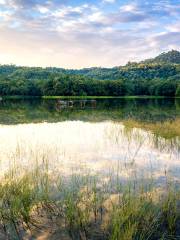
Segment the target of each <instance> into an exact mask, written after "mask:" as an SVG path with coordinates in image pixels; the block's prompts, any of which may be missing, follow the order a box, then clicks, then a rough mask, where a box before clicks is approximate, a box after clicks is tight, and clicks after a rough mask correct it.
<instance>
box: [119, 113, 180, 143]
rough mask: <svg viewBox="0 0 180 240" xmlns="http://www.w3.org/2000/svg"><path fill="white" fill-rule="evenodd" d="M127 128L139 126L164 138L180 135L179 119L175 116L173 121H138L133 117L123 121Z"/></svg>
mask: <svg viewBox="0 0 180 240" xmlns="http://www.w3.org/2000/svg"><path fill="white" fill-rule="evenodd" d="M123 124H124V125H125V126H126V127H127V128H141V129H145V130H147V131H151V132H153V133H154V134H155V135H156V136H161V137H163V138H165V139H172V138H175V137H179V136H180V119H179V118H176V119H175V120H173V121H170V120H167V121H164V122H156V123H151V122H140V121H136V120H133V119H128V120H125V121H123Z"/></svg>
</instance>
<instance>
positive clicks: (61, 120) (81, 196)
mask: <svg viewBox="0 0 180 240" xmlns="http://www.w3.org/2000/svg"><path fill="white" fill-rule="evenodd" d="M0 150H1V151H0V178H1V181H0V220H1V224H0V239H3V240H5V239H10V240H11V239H12V240H19V239H21V240H22V239H36V240H42V239H44V240H46V239H48V240H56V239H62V240H92V239H93V240H94V239H95V240H110V239H111V240H119V239H122V240H127V239H128V240H132V239H142V240H143V239H144V240H145V239H149V240H155V239H179V238H175V237H177V236H179V235H180V230H179V229H180V228H179V226H180V218H179V216H180V215H179V207H178V206H179V203H180V191H179V183H180V99H116V98H114V99H93V100H91V99H87V100H82V99H81V100H78V99H76V100H62V99H61V100H60V99H59V100H58V99H54V100H47V99H46V100H40V99H31V100H3V101H0Z"/></svg>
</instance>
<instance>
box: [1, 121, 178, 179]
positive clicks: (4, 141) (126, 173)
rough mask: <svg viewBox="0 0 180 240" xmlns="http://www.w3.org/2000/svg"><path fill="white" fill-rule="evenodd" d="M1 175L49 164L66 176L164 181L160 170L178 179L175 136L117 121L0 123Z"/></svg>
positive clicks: (50, 171) (49, 167) (49, 168)
mask: <svg viewBox="0 0 180 240" xmlns="http://www.w3.org/2000/svg"><path fill="white" fill-rule="evenodd" d="M0 136H1V138H0V147H1V151H0V159H1V162H0V167H1V176H2V175H3V174H4V173H5V172H7V171H8V170H9V169H19V170H18V171H20V173H21V172H23V169H24V170H26V169H33V168H34V167H35V166H36V165H38V166H42V167H43V165H44V164H45V163H48V171H49V173H52V174H53V175H55V174H63V175H66V176H68V175H69V174H71V173H72V172H80V173H82V174H83V173H84V172H86V173H87V172H89V173H90V174H93V175H94V174H100V175H103V176H104V177H105V176H108V175H109V173H114V174H117V173H118V174H119V176H120V177H121V178H122V179H127V178H132V177H134V176H135V175H136V176H139V177H145V178H146V177H147V178H150V177H153V178H154V179H156V181H157V182H159V183H161V182H162V181H163V176H164V173H165V171H166V172H167V173H168V174H169V176H172V177H173V178H174V179H176V180H179V177H180V176H179V171H178V169H180V156H179V154H180V151H179V143H180V141H179V138H175V139H176V140H175V143H176V144H173V145H172V143H171V142H172V141H167V140H165V139H164V138H162V137H160V136H159V137H158V140H157V136H156V137H155V135H154V134H153V133H151V132H149V131H144V130H142V129H139V128H131V129H129V128H126V127H125V126H124V125H123V124H122V123H120V122H119V123H117V122H112V121H103V122H96V123H91V122H83V121H64V122H59V123H38V124H19V125H11V126H8V125H0Z"/></svg>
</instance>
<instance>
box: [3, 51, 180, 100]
mask: <svg viewBox="0 0 180 240" xmlns="http://www.w3.org/2000/svg"><path fill="white" fill-rule="evenodd" d="M100 80H101V81H100ZM0 95H33V96H35V95H38V96H39V95H65V96H67V95H69V96H72V95H80V96H81V95H83V96H84V95H85V96H86V95H90V96H92V95H94V96H95V95H96V96H99V95H102V96H124V95H140V96H141V95H158V96H162V95H163V96H175V95H176V96H180V52H178V51H175V50H172V51H170V52H167V53H162V54H160V55H159V56H157V57H155V58H152V59H147V60H145V61H142V62H139V63H136V62H133V63H131V62H129V63H128V64H126V65H125V66H119V67H114V68H85V69H80V70H75V69H63V68H55V67H51V68H40V67H18V66H15V65H0Z"/></svg>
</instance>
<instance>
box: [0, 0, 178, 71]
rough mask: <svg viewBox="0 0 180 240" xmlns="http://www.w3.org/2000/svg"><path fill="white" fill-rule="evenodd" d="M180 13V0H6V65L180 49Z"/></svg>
mask: <svg viewBox="0 0 180 240" xmlns="http://www.w3.org/2000/svg"><path fill="white" fill-rule="evenodd" d="M105 2H106V3H105ZM179 12H180V3H178V0H173V1H154V0H153V1H150V0H149V1H145V2H143V1H141V0H139V1H128V2H126V3H124V4H122V2H120V1H118V0H116V1H113V0H106V1H105V0H102V1H98V2H96V1H82V0H81V1H79V3H78V1H73V0H68V1H67V0H66V1H63V0H62V1H57V0H52V1H42V0H0V35H1V37H0V53H1V55H0V63H10V62H14V63H17V64H25V65H42V66H47V65H54V66H62V67H70V68H72V67H78V68H79V67H87V66H95V65H98V66H113V65H120V64H124V63H126V62H127V61H128V60H141V59H142V58H145V57H151V56H153V55H155V54H157V53H160V52H161V51H164V50H168V49H170V48H177V49H179V48H180V29H179V25H180V24H179V23H180V16H179Z"/></svg>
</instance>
